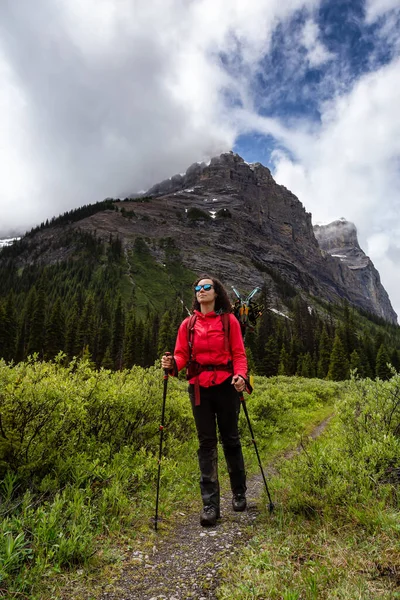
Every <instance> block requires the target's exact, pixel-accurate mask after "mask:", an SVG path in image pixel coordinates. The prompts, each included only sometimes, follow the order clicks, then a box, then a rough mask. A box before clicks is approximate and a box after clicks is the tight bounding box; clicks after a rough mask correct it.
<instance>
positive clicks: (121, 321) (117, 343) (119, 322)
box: [111, 238, 125, 370]
mask: <svg viewBox="0 0 400 600" xmlns="http://www.w3.org/2000/svg"><path fill="white" fill-rule="evenodd" d="M117 239H118V238H117ZM124 333H125V315H124V311H123V308H122V300H121V297H119V298H118V302H117V307H116V309H115V313H114V322H113V335H112V344H111V358H112V359H113V361H114V365H115V368H116V369H118V370H120V369H122V358H123V350H124Z"/></svg>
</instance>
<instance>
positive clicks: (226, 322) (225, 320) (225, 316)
mask: <svg viewBox="0 0 400 600" xmlns="http://www.w3.org/2000/svg"><path fill="white" fill-rule="evenodd" d="M221 320H222V329H223V332H224V350H225V352H229V350H230V344H229V334H230V324H231V321H230V316H229V313H222V315H221Z"/></svg>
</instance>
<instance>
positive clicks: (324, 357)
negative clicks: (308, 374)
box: [317, 325, 332, 379]
mask: <svg viewBox="0 0 400 600" xmlns="http://www.w3.org/2000/svg"><path fill="white" fill-rule="evenodd" d="M331 351H332V345H331V341H330V339H329V336H328V333H327V331H326V327H325V325H324V326H323V328H322V332H321V336H320V338H319V352H318V355H319V358H318V366H317V376H318V377H319V378H320V379H325V378H326V376H327V375H328V370H329V363H330V360H331Z"/></svg>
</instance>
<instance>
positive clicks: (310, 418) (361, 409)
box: [0, 365, 400, 600]
mask: <svg viewBox="0 0 400 600" xmlns="http://www.w3.org/2000/svg"><path fill="white" fill-rule="evenodd" d="M24 369H25V371H24V372H22V371H21V370H20V371H19V372H18V374H16V375H15V376H16V377H17V383H18V388H16V387H13V385H11V384H12V375H13V374H12V373H10V372H9V371H8V372H5V374H4V375H3V376H4V377H5V376H6V375H7V377H9V378H11V379H10V380H9V383H7V386H6V387H5V388H4V389H5V390H7V389H10V390H11V391H12V390H14V391H13V393H14V394H15V393H16V390H21V391H19V392H18V393H20V394H21V397H20V403H22V400H24V396H23V393H24V392H23V390H24V389H26V390H27V392H28V393H29V394H31V391H32V392H33V391H35V390H36V391H35V393H34V394H33V396H34V397H35V398H36V400H35V402H39V403H40V397H41V395H40V394H41V393H40V391H39V389H41V388H39V387H37V389H36V387H35V386H40V385H42V386H44V388H43V389H44V390H45V392H46V393H47V394H49V398H52V396H51V393H50V392H51V389H50V387H49V386H51V385H54V386H55V389H58V390H63V394H65V402H66V406H67V405H68V406H69V398H71V399H72V400H73V399H74V398H75V401H74V403H73V404H71V407H70V409H69V410H71V411H72V410H75V407H76V406H77V405H76V397H77V390H79V394H80V395H81V396H82V398H86V392H85V391H84V390H87V391H88V392H89V391H90V394H89V395H88V396H87V400H85V402H89V404H88V406H89V408H90V406H92V407H93V409H94V408H96V410H98V409H100V408H101V410H102V411H105V409H107V410H106V412H105V413H104V414H107V415H108V416H109V417H110V419H111V421H112V419H113V418H114V417H113V415H117V416H118V421H119V422H120V421H121V419H123V418H125V417H126V416H127V414H128V413H127V408H128V406H129V411H130V412H129V414H130V415H132V419H133V422H137V418H140V419H141V422H142V423H143V427H141V428H139V429H138V434H140V432H141V431H142V430H143V428H145V430H146V431H149V432H150V433H151V431H153V429H154V435H153V434H152V435H151V436H150V439H148V440H147V442H146V443H147V446H146V445H145V446H143V447H142V448H140V449H139V450H133V449H132V448H131V447H130V446H129V445H125V446H124V445H122V446H120V445H116V446H115V444H114V441H113V439H112V438H110V439H109V441H107V443H105V442H103V446H101V445H99V446H98V447H97V445H96V444H95V443H94V441H93V440H92V441H91V442H90V443H89V444H88V447H87V453H86V454H85V453H84V452H83V451H81V453H80V454H76V455H73V456H71V459H70V460H68V459H65V461H64V462H61V463H60V464H58V463H57V462H56V463H54V469H56V470H57V469H58V471H57V473H56V474H54V473H53V474H51V473H49V474H48V475H46V476H45V477H44V478H43V480H42V482H41V487H40V489H38V488H35V490H33V489H29V488H28V489H25V491H24V492H23V493H22V492H21V491H20V489H19V485H20V482H21V479H19V477H18V476H16V475H13V474H12V473H11V472H8V473H6V474H5V476H4V478H3V481H2V482H0V490H1V497H2V505H1V514H2V516H3V522H2V524H1V527H2V528H1V529H0V574H1V575H0V576H1V577H2V580H0V588H1V589H3V595H5V596H6V597H7V598H10V599H11V598H24V597H26V598H30V599H31V600H39V599H40V600H49V599H50V598H51V599H52V600H57V599H60V600H61V599H64V598H68V597H73V598H74V599H75V600H78V599H82V600H83V599H85V600H88V599H89V598H95V597H97V596H98V594H99V593H100V589H102V588H104V587H107V588H108V587H109V586H111V587H112V586H113V585H114V583H115V582H117V581H118V577H119V574H120V573H121V570H122V569H123V568H124V566H126V565H127V564H129V563H130V562H131V563H132V564H133V562H134V560H135V553H138V552H141V553H144V554H148V553H150V552H151V549H152V546H153V544H154V540H155V537H156V536H157V537H158V538H159V537H160V536H164V535H166V534H167V533H168V532H169V531H170V530H172V529H173V528H174V527H175V526H176V523H177V519H180V518H182V519H183V518H185V517H184V514H186V513H187V512H188V511H193V510H196V511H197V510H198V509H199V508H200V496H199V490H198V466H197V457H196V449H197V440H196V436H195V431H194V426H193V420H192V418H191V415H190V409H189V406H188V400H187V391H186V387H187V386H186V382H185V381H182V380H179V379H177V380H170V382H169V386H168V399H167V411H166V415H167V419H166V423H167V428H166V431H165V437H164V446H163V458H162V463H161V486H160V490H161V494H160V504H159V515H160V517H161V518H162V520H161V521H160V523H159V532H158V533H157V534H156V533H155V532H154V529H153V524H152V519H153V517H154V512H155V490H156V476H157V455H158V440H159V436H158V433H157V424H158V422H159V417H160V414H159V412H160V411H161V397H162V378H161V375H160V373H159V370H157V369H149V370H137V372H136V371H135V373H134V374H132V376H129V375H128V374H126V375H125V374H123V373H122V374H121V373H120V374H109V375H107V376H106V375H103V376H102V377H100V378H97V379H96V382H93V383H92V382H91V378H92V376H91V375H90V371H88V369H87V367H84V366H82V367H79V368H78V369H77V371H76V374H75V373H74V374H73V375H72V373H68V372H64V370H63V368H61V367H58V370H57V369H56V370H55V371H54V370H52V368H50V367H46V369H47V370H46V373H47V371H49V374H48V380H47V379H46V380H43V378H42V376H40V377H39V374H40V373H41V372H40V367H39V366H35V365H33V366H32V369H34V370H33V373H37V383H35V380H34V378H33V376H32V374H31V370H30V369H31V367H29V365H27V366H26V367H24ZM35 369H36V371H35ZM79 369H81V370H82V379H80V377H81V375H80V374H79V373H80V370H79ZM39 372H40V373H39ZM46 376H47V375H46ZM25 377H26V378H27V382H29V385H25V384H24V381H25V379H24V378H25ZM21 378H22V380H21ZM75 379H76V381H75ZM144 379H146V382H147V383H146V386H147V388H148V389H149V390H150V389H151V393H149V394H148V397H147V396H146V397H144V396H143V389H141V390H140V389H137V383H136V382H137V381H139V380H140V381H142V380H144ZM394 380H395V378H394ZM21 381H22V384H21ZM61 382H63V383H62V385H61ZM94 383H95V385H94ZM75 385H77V390H76V389H75V387H74V386H75ZM357 385H358V384H356V383H354V382H352V383H350V384H349V383H335V382H325V381H320V380H310V379H302V378H296V377H291V378H286V377H277V378H272V379H266V378H263V377H256V379H255V390H254V393H253V395H252V396H251V397H249V398H248V400H247V406H248V410H249V415H250V419H251V423H252V427H253V430H254V434H255V438H256V440H257V446H258V449H259V451H260V454H261V458H262V462H263V465H264V467H266V465H268V464H269V463H271V461H273V462H274V465H275V466H274V472H275V470H277V474H276V475H275V476H274V477H273V478H272V479H271V478H269V482H268V485H269V487H270V490H271V495H272V498H273V501H274V503H275V505H276V509H275V512H274V513H273V514H272V516H271V515H269V514H267V513H266V512H265V513H264V514H261V516H260V517H259V519H258V528H257V534H256V536H253V537H252V539H251V541H250V543H249V544H248V545H247V546H246V547H244V548H243V549H242V551H241V553H240V557H239V558H238V559H237V560H236V559H233V562H231V561H229V562H227V563H226V564H225V566H224V573H223V580H222V581H223V583H222V584H221V586H220V588H219V589H218V591H217V597H218V598H219V600H225V599H228V598H230V599H233V600H235V599H237V600H239V599H241V600H247V599H258V600H262V599H264V600H265V599H267V598H268V599H270V598H271V599H274V598H276V599H281V598H285V599H292V598H293V599H294V598H298V599H307V600H308V599H311V598H318V599H319V598H329V599H331V598H338V599H348V600H350V599H351V600H353V599H356V598H362V599H369V598H371V599H372V598H400V596H399V577H400V550H399V549H400V545H399V537H400V526H399V522H400V520H399V510H398V507H399V497H398V496H399V494H398V487H396V485H394V484H393V482H391V481H387V480H386V479H387V477H386V471H387V469H386V467H387V466H388V465H392V467H393V468H394V467H396V465H393V463H392V462H391V461H392V459H393V457H396V456H397V457H398V456H399V455H400V453H399V452H398V445H396V444H397V443H398V442H397V441H396V439H397V438H396V436H393V435H392V432H393V431H397V427H398V422H399V417H398V414H397V413H398V407H397V405H396V402H397V400H396V399H397V396H398V394H397V387H396V386H397V385H398V381H397V380H395V381H394V382H392V383H391V382H388V383H383V382H381V383H379V382H377V383H373V382H367V383H365V384H362V385H361V384H360V386H359V388H357ZM63 386H64V387H63ZM85 386H86V387H85ZM139 392H140V394H139ZM59 394H60V392H59ZM121 394H125V395H124V396H123V397H122V396H121ZM136 394H139V396H140V399H139V396H138V400H137V401H136V399H135V396H136ZM120 396H121V398H124V400H121V398H120ZM29 397H31V396H29ZM125 397H126V399H125ZM26 401H27V400H26ZM13 402H14V401H13V400H12V398H11V397H10V403H9V405H7V406H9V410H11V411H12V410H13ZM82 402H83V400H82ZM136 402H137V408H135V407H136ZM21 406H22V404H21ZM334 406H335V407H336V408H335V411H336V412H337V417H335V418H334V419H333V420H332V422H331V424H330V426H329V431H327V432H326V433H324V434H323V435H322V437H321V439H319V440H318V441H317V442H313V441H311V440H310V439H309V434H310V432H311V431H312V430H313V428H314V427H315V426H316V425H317V424H318V423H320V422H321V421H323V420H324V419H325V418H326V417H328V416H330V415H331V414H332V413H333V411H334ZM85 407H86V404H85V403H82V404H81V405H79V410H80V411H82V415H83V414H84V411H85V410H86V408H85ZM123 407H125V408H124V410H123V412H121V413H119V412H116V411H120V410H122V408H123ZM93 409H92V410H93ZM136 410H139V413H136V412H135V411H136ZM57 414H58V413H57ZM60 414H61V413H60ZM388 414H389V415H390V419H388V418H387V416H388ZM71 415H72V416H71V418H72V417H74V414H73V413H71ZM135 415H136V416H135ZM366 415H367V416H368V417H367V418H366ZM57 418H58V417H57ZM63 418H66V417H65V416H64V417H63ZM385 423H386V425H385ZM385 427H386V429H385ZM240 430H241V437H242V444H243V448H244V455H245V462H246V467H247V470H248V474H249V475H251V474H252V473H258V463H257V459H256V456H255V453H254V449H253V445H252V442H251V439H250V434H249V431H248V427H247V423H246V420H245V418H244V415H243V414H241V417H240ZM392 430H393V431H392ZM83 431H84V430H83V429H82V434H81V435H83ZM127 431H128V430H127ZM112 432H113V430H112V429H111V430H110V432H108V430H107V432H106V433H107V435H111V436H112V435H113V433H112ZM116 433H117V432H115V434H116ZM103 435H105V433H104V434H103ZM39 437H40V436H39ZM45 439H46V438H43V440H42V443H45ZM49 439H50V438H49ZM144 439H147V438H144ZM107 440H108V438H107ZM182 440H184V441H182ZM39 441H40V440H38V443H39ZM67 442H68V440H66V443H67ZM299 445H300V446H301V447H302V449H303V452H301V453H300V454H298V453H296V452H291V453H290V458H289V451H290V450H292V451H293V450H295V449H296V448H297V447H299ZM114 446H115V448H118V449H117V450H116V451H113V452H111V453H110V452H109V451H108V448H111V447H114ZM82 448H83V447H82ZM69 452H73V447H72V446H71V449H70V450H69ZM89 453H90V454H89ZM278 457H281V458H280V459H279V460H278ZM32 464H36V463H32ZM220 465H221V469H220V474H221V484H222V488H223V489H224V488H225V489H227V487H228V475H227V472H226V467H225V461H224V459H223V456H222V450H221V448H220ZM28 466H29V465H28ZM24 468H25V467H24ZM389 472H390V473H392V471H390V470H389ZM393 472H396V470H395V469H394V471H393ZM385 477H386V479H385ZM61 481H62V482H63V484H62V486H59V485H58V483H59V482H61ZM264 500H265V502H264ZM260 505H261V506H264V507H266V506H267V505H268V503H267V502H266V499H265V498H263V499H262V502H260ZM265 510H266V508H265ZM181 513H182V515H181ZM253 533H254V532H253ZM132 561H133V562H132ZM1 589H0V594H1V593H2V592H1Z"/></svg>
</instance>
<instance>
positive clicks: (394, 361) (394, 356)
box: [390, 348, 400, 373]
mask: <svg viewBox="0 0 400 600" xmlns="http://www.w3.org/2000/svg"><path fill="white" fill-rule="evenodd" d="M390 364H391V365H392V367H393V368H394V369H396V371H397V373H398V372H399V371H400V356H399V351H398V350H397V349H396V348H395V349H394V350H392V352H391V354H390Z"/></svg>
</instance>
